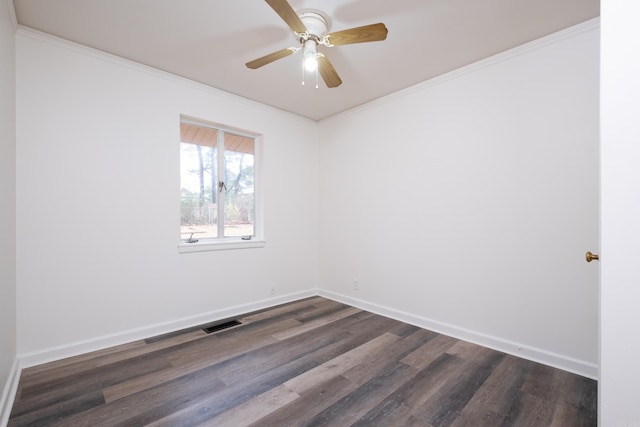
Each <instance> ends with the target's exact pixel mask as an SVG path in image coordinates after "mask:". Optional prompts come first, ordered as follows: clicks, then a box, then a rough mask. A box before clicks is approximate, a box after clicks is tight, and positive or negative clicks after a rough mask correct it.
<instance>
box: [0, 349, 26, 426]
mask: <svg viewBox="0 0 640 427" xmlns="http://www.w3.org/2000/svg"><path fill="white" fill-rule="evenodd" d="M21 371H22V369H21V368H20V364H19V363H18V358H17V357H16V358H15V360H14V361H13V366H11V371H9V377H8V378H7V383H6V384H5V385H4V389H3V390H2V400H0V426H6V425H7V423H8V422H9V416H10V415H11V408H12V407H13V401H14V400H15V398H16V391H17V390H18V382H19V381H20V372H21Z"/></svg>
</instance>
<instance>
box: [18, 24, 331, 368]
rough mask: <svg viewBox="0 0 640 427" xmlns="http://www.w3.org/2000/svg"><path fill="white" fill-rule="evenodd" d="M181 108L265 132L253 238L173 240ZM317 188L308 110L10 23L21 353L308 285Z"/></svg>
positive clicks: (105, 339) (83, 347)
mask: <svg viewBox="0 0 640 427" xmlns="http://www.w3.org/2000/svg"><path fill="white" fill-rule="evenodd" d="M180 114H186V115H189V116H193V117H198V118H202V119H205V120H210V121H215V122H219V123H223V124H225V125H228V126H233V127H237V128H240V129H245V130H249V131H254V132H259V133H262V134H263V135H264V175H263V179H264V189H265V212H266V217H265V222H266V227H265V230H266V240H267V244H266V246H265V247H264V248H258V249H243V250H233V251H215V252H205V253H202V252H200V253H191V254H178V247H177V245H178V226H179V157H178V156H179V118H180ZM317 189H318V146H317V124H316V123H315V122H312V121H309V120H307V119H302V118H300V117H296V116H293V115H291V114H288V113H284V112H282V111H279V110H275V109H272V108H268V107H265V106H263V105H260V104H257V103H253V102H249V101H247V100H244V99H242V98H239V97H236V96H233V95H230V94H225V93H223V92H220V91H216V90H213V89H210V88H206V87H204V86H201V85H197V84H195V83H191V82H188V81H185V80H183V79H179V78H175V77H172V76H169V75H166V74H164V73H161V72H158V71H155V70H151V69H147V68H145V67H142V66H138V65H136V64H132V63H129V62H127V61H124V60H122V59H119V58H114V57H111V56H108V55H105V54H101V53H98V52H94V51H92V50H89V49H86V48H83V47H78V46H74V45H72V44H70V43H66V42H62V41H57V40H55V39H52V38H49V37H46V36H42V35H39V34H37V33H33V32H30V31H28V30H23V29H21V30H19V32H18V36H17V234H18V236H19V239H18V243H17V275H18V296H17V297H18V352H19V354H21V355H22V356H24V360H25V361H26V362H25V363H27V364H29V363H37V362H41V361H43V360H44V359H47V358H56V357H61V356H64V355H67V354H70V353H73V352H79V351H87V350H89V349H91V348H92V347H95V348H98V347H102V346H105V345H110V344H114V343H116V342H122V341H126V340H129V339H133V338H139V337H141V336H146V335H149V334H150V333H159V332H162V331H166V330H170V329H173V328H175V327H176V326H179V325H186V324H188V323H198V322H202V321H205V320H208V319H211V318H215V317H221V316H223V315H225V314H228V313H231V312H234V311H235V312H238V311H240V312H242V311H246V310H247V309H249V308H251V307H257V306H264V305H267V304H270V303H271V304H272V303H274V302H278V301H279V300H278V298H277V297H281V298H282V299H286V298H288V297H296V296H299V295H303V294H310V293H315V287H316V285H317V283H318V268H317V259H318V254H317V250H318V243H317V238H316V235H317V233H316V230H317V228H318V221H317V216H318V206H317V200H318V190H317ZM270 284H275V285H276V290H277V295H276V298H275V299H270V295H269V291H270Z"/></svg>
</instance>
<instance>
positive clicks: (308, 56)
mask: <svg viewBox="0 0 640 427" xmlns="http://www.w3.org/2000/svg"><path fill="white" fill-rule="evenodd" d="M265 1H266V2H267V4H268V5H269V6H271V8H272V9H273V10H275V11H276V13H277V14H278V15H280V17H281V18H282V20H283V21H284V22H285V23H286V24H287V25H288V26H289V28H291V30H292V31H293V33H294V35H295V37H296V39H297V40H298V41H299V42H300V46H299V47H288V48H286V49H282V50H279V51H277V52H273V53H270V54H269V55H265V56H263V57H261V58H258V59H255V60H253V61H250V62H247V64H246V65H247V67H248V68H251V69H256V68H260V67H262V66H264V65H267V64H270V63H272V62H274V61H276V60H278V59H282V58H285V57H287V56H289V55H293V54H294V53H296V52H298V51H299V50H300V49H302V51H303V57H304V65H305V68H306V69H307V70H309V71H317V72H319V73H320V75H321V76H322V80H324V82H325V83H326V85H327V87H330V88H333V87H338V86H340V85H341V84H342V80H341V79H340V76H339V75H338V73H337V72H336V70H335V68H333V65H331V62H329V59H328V58H327V57H326V56H325V55H324V54H323V53H321V52H318V49H317V47H318V45H323V46H327V47H332V46H340V45H345V44H353V43H364V42H375V41H382V40H385V39H386V38H387V32H388V30H387V27H385V25H384V24H382V23H378V24H371V25H365V26H362V27H356V28H351V29H348V30H342V31H338V32H335V33H328V31H329V21H328V19H327V17H325V16H324V15H323V14H321V13H320V12H317V11H306V12H301V13H300V14H299V15H298V14H297V13H296V12H295V11H294V10H293V8H292V7H291V5H290V4H289V3H288V2H287V0H265ZM316 76H317V74H316Z"/></svg>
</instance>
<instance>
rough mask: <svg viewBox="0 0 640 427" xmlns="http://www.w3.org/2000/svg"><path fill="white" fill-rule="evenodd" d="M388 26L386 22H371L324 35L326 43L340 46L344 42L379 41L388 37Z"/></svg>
mask: <svg viewBox="0 0 640 427" xmlns="http://www.w3.org/2000/svg"><path fill="white" fill-rule="evenodd" d="M388 32H389V30H387V27H385V25H384V24H382V23H379V24H371V25H365V26H362V27H356V28H351V29H348V30H342V31H338V32H336V33H331V34H327V35H326V36H324V41H325V42H326V44H327V45H328V46H329V45H332V46H340V45H344V44H353V43H364V42H378V41H382V40H384V39H386V38H387V33H388Z"/></svg>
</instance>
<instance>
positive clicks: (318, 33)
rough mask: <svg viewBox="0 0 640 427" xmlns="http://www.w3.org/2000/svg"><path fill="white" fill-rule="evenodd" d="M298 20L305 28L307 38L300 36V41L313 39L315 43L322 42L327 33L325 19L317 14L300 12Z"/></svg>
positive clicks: (327, 28) (327, 26)
mask: <svg viewBox="0 0 640 427" xmlns="http://www.w3.org/2000/svg"><path fill="white" fill-rule="evenodd" d="M299 16H300V20H301V21H302V23H303V24H304V26H305V27H307V32H308V33H309V36H308V37H305V35H303V34H300V38H301V41H305V40H308V39H315V40H316V41H319V40H322V37H323V36H324V35H325V34H327V33H328V32H329V25H328V22H327V19H326V18H325V17H324V16H322V15H321V14H319V13H317V12H302V13H300V15H299Z"/></svg>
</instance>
